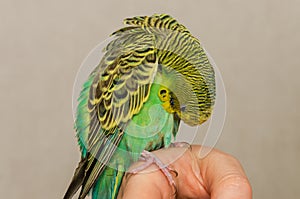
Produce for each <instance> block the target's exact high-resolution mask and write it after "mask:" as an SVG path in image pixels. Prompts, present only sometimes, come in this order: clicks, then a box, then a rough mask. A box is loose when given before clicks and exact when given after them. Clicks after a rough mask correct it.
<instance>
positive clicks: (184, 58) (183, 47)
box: [64, 14, 215, 199]
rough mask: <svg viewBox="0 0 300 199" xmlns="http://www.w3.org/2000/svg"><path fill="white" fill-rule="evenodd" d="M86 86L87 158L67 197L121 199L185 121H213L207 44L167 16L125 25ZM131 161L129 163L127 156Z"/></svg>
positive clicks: (83, 134) (81, 108) (83, 132)
mask: <svg viewBox="0 0 300 199" xmlns="http://www.w3.org/2000/svg"><path fill="white" fill-rule="evenodd" d="M124 23H125V24H126V25H127V26H126V27H124V28H122V29H120V30H118V31H116V32H114V33H113V34H112V37H113V39H112V41H111V42H110V43H109V44H108V45H107V46H106V47H105V49H104V52H105V53H104V56H103V57H102V59H101V61H100V63H99V65H98V66H97V67H96V68H95V69H94V71H93V72H92V73H91V75H90V77H89V79H88V80H87V81H86V83H85V84H84V86H83V89H82V91H81V94H80V96H79V99H78V108H77V118H76V122H75V129H76V131H77V138H78V143H79V146H80V149H81V152H82V154H81V155H82V158H81V161H80V163H79V165H78V167H77V169H76V171H75V174H74V176H73V179H72V181H71V184H70V186H69V188H68V190H67V192H66V194H65V196H64V199H68V198H72V196H73V195H74V194H75V193H76V192H77V190H78V189H79V188H81V190H80V194H79V198H82V199H83V198H85V197H86V195H87V194H88V193H90V192H91V194H92V198H93V199H99V198H101V199H103V198H104V199H106V198H107V199H114V198H117V194H118V190H119V187H120V185H121V182H122V178H123V175H124V173H125V172H126V170H127V169H128V167H129V166H130V165H131V164H132V163H133V162H135V161H137V160H138V158H139V156H140V153H141V152H142V151H143V150H147V151H153V150H156V149H159V148H162V147H168V146H169V145H170V143H171V141H172V137H175V136H176V133H177V131H178V128H179V123H180V120H182V121H184V122H185V123H186V124H188V125H191V126H194V125H200V124H201V123H203V122H205V121H206V120H207V119H208V118H209V116H210V115H211V112H212V108H213V105H214V101H215V79H214V70H213V68H212V66H211V64H210V63H209V61H208V58H207V56H206V54H205V51H204V50H203V48H202V47H201V45H200V43H199V41H198V40H197V39H196V38H195V37H193V36H192V35H191V33H190V32H189V31H188V30H187V28H185V27H184V26H183V25H181V24H179V23H178V22H177V21H176V20H175V19H174V18H172V17H171V16H169V15H166V14H161V15H158V14H155V15H152V16H150V17H148V16H139V17H133V18H128V19H125V20H124ZM124 157H126V158H124Z"/></svg>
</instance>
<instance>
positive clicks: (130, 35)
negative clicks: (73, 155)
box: [80, 29, 157, 197]
mask: <svg viewBox="0 0 300 199" xmlns="http://www.w3.org/2000/svg"><path fill="white" fill-rule="evenodd" d="M156 68H157V58H156V52H155V48H154V45H153V36H152V35H151V34H149V33H147V32H146V31H145V30H142V29H135V30H133V29H132V30H127V31H123V32H122V33H120V34H118V35H117V36H116V38H115V39H114V40H113V41H111V42H110V43H109V44H108V46H107V47H106V53H105V55H104V57H103V59H102V60H101V62H100V64H99V66H98V73H97V75H96V76H95V78H94V81H93V84H92V86H91V88H90V93H89V101H88V110H89V112H90V132H89V135H88V142H87V144H88V154H89V155H88V157H87V158H88V161H87V165H86V169H85V178H84V181H83V183H82V190H81V194H80V195H81V197H84V196H85V195H86V194H87V193H88V192H89V190H90V189H91V188H92V186H93V185H94V183H95V182H96V180H97V178H98V176H99V175H100V173H101V172H102V171H103V169H104V168H105V167H106V165H107V163H108V161H109V160H110V158H111V156H112V155H113V153H114V151H115V149H116V147H117V146H118V144H119V142H120V140H121V138H122V136H123V133H124V129H125V127H126V124H127V122H128V121H129V120H130V119H131V118H132V117H133V115H135V114H137V113H138V112H139V111H140V110H141V108H142V106H143V104H144V102H146V101H147V99H148V97H149V94H150V87H151V84H150V83H151V81H152V80H153V78H154V75H155V72H156Z"/></svg>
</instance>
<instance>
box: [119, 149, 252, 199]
mask: <svg viewBox="0 0 300 199" xmlns="http://www.w3.org/2000/svg"><path fill="white" fill-rule="evenodd" d="M200 148H201V147H200V146H198V145H193V146H191V150H186V148H182V147H171V148H168V149H161V150H158V151H155V152H153V153H154V154H155V155H156V156H157V157H158V158H159V159H160V160H161V161H162V162H163V163H170V162H172V161H173V160H175V159H177V158H178V154H180V153H181V154H182V153H184V154H183V155H181V156H180V157H179V158H178V159H177V160H176V161H175V162H172V163H171V164H170V165H169V167H170V168H171V169H172V170H174V171H176V172H177V173H178V176H176V172H172V171H171V172H170V173H171V174H173V179H174V181H175V183H176V191H175V189H174V187H173V186H171V185H170V184H169V182H168V180H167V178H166V177H165V176H164V174H163V173H162V172H161V171H160V170H159V169H157V166H156V165H155V164H152V165H151V166H149V167H148V168H146V169H145V170H144V171H143V172H142V173H138V174H128V175H126V177H124V179H123V182H122V185H121V188H120V191H119V195H118V199H135V198H138V199H140V198H143V199H150V198H151V199H153V198H154V199H165V198H167V199H169V198H176V197H177V198H201V199H207V198H212V199H215V198H230V199H236V198H239V199H240V198H243V199H250V198H252V190H251V186H250V183H249V181H248V179H247V177H246V175H245V172H244V171H243V168H242V166H241V164H240V163H239V161H238V160H237V159H235V158H234V157H232V156H230V155H228V154H226V153H223V152H221V151H219V150H216V149H213V150H212V151H211V152H210V153H209V154H208V155H207V156H206V157H205V158H203V159H200V158H198V154H199V150H200ZM184 150H185V151H184ZM140 164H143V162H142V161H139V162H138V163H136V164H134V165H133V166H132V167H136V166H137V165H140Z"/></svg>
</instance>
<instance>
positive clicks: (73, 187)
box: [63, 158, 88, 199]
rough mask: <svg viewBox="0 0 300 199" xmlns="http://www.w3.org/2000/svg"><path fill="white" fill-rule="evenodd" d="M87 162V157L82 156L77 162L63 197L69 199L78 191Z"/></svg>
mask: <svg viewBox="0 0 300 199" xmlns="http://www.w3.org/2000/svg"><path fill="white" fill-rule="evenodd" d="M87 162H88V161H87V158H82V159H81V161H80V162H79V163H78V167H77V168H76V170H75V173H74V176H73V178H72V181H71V184H70V185H69V188H68V190H67V192H66V194H65V195H64V198H63V199H71V198H72V197H73V195H74V194H75V193H76V192H77V191H78V189H79V187H80V186H81V185H82V183H83V179H84V175H85V168H86V165H87Z"/></svg>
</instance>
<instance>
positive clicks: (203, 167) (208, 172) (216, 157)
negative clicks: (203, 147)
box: [194, 146, 252, 199]
mask: <svg viewBox="0 0 300 199" xmlns="http://www.w3.org/2000/svg"><path fill="white" fill-rule="evenodd" d="M199 149H200V147H199V146H198V147H194V151H195V152H196V153H197V154H199V153H198V152H197V151H199ZM199 161H200V162H199V165H200V171H201V175H202V178H203V181H204V185H205V186H207V187H206V189H207V191H208V192H209V193H210V194H211V198H212V199H215V198H218V199H219V198H231V199H235V198H243V199H251V198H252V190H251V186H250V183H249V181H248V179H247V177H246V174H245V172H244V170H243V168H242V166H241V164H240V163H239V161H238V160H237V159H235V158H234V157H232V156H230V155H228V154H226V153H223V152H221V151H218V150H215V149H214V150H212V151H211V152H210V154H209V155H207V156H206V157H205V158H203V159H201V160H199Z"/></svg>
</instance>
